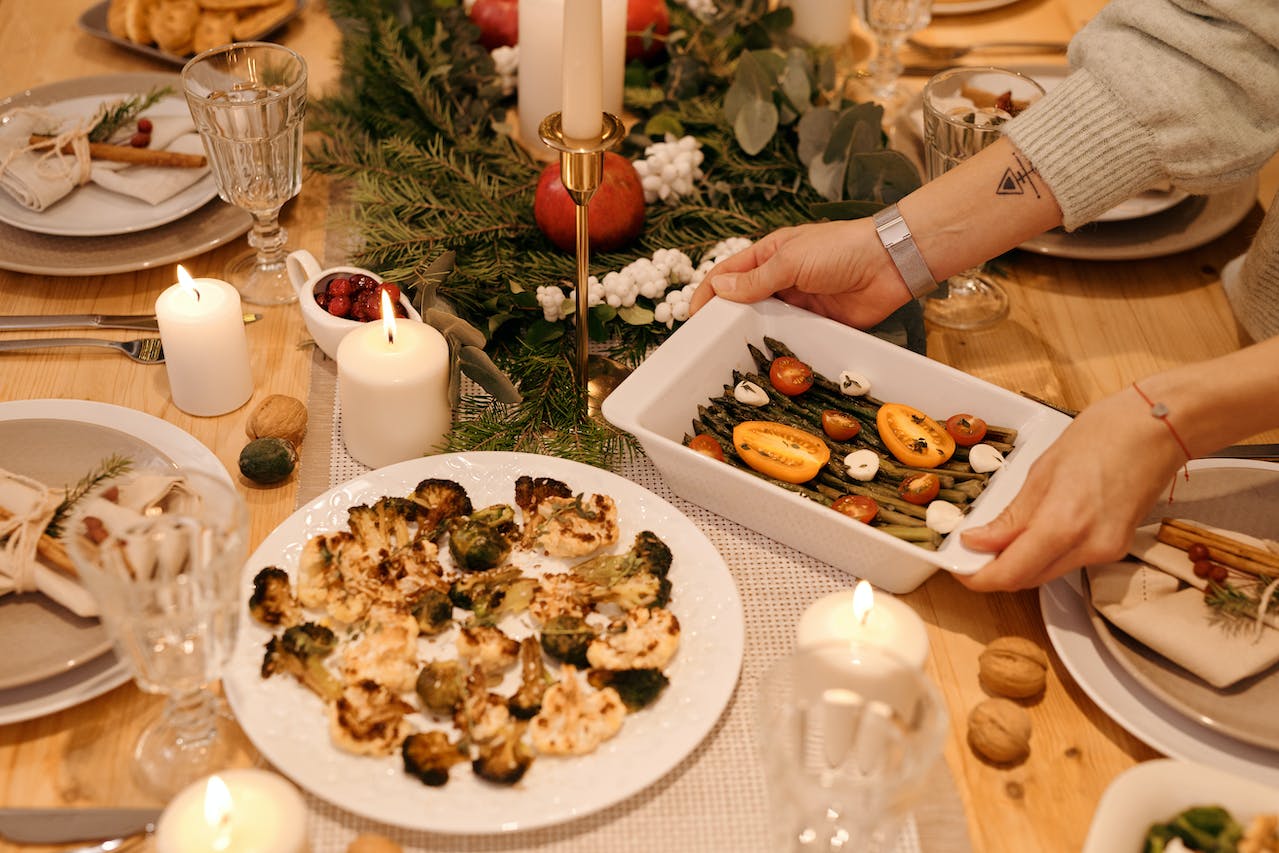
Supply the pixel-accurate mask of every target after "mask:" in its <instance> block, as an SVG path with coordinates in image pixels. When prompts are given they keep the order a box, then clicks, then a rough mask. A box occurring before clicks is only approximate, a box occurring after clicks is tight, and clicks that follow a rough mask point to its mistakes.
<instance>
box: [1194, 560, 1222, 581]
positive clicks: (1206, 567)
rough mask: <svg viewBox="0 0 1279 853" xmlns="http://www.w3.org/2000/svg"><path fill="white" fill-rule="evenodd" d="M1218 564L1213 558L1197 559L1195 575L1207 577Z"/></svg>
mask: <svg viewBox="0 0 1279 853" xmlns="http://www.w3.org/2000/svg"><path fill="white" fill-rule="evenodd" d="M1216 565H1217V564H1216V563H1214V562H1213V561H1212V560H1195V565H1194V571H1195V577H1197V578H1207V577H1209V576H1211V575H1212V570H1213V568H1214V567H1215V566H1216Z"/></svg>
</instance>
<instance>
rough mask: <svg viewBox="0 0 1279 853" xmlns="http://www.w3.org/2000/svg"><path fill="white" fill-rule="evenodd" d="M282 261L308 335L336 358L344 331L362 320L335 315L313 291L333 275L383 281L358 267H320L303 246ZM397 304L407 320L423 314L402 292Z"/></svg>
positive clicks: (349, 329) (357, 326)
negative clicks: (406, 314)
mask: <svg viewBox="0 0 1279 853" xmlns="http://www.w3.org/2000/svg"><path fill="white" fill-rule="evenodd" d="M285 264H286V266H287V267H288V270H289V281H291V282H292V283H293V287H294V289H296V290H297V292H298V306H299V307H300V308H301V309H302V319H303V320H304V321H305V322H306V329H307V331H308V332H310V333H311V337H312V338H314V339H315V345H316V346H318V347H319V348H320V350H321V351H323V353H324V354H325V355H327V356H328V357H329V358H337V351H338V344H340V343H342V339H343V338H344V337H346V334H347V332H352V331H354V330H356V329H358V328H359V327H360V326H362V325H364V323H363V322H362V321H360V320H348V319H346V318H344V317H334V316H333V315H332V314H330V313H329V312H328V311H325V310H324V309H323V308H321V307H320V303H318V302H316V301H315V294H316V293H317V292H319V291H321V290H322V289H323V288H324V287H326V286H328V282H329V281H330V280H331V279H334V278H349V277H350V276H353V275H356V274H358V273H363V274H364V275H367V276H371V277H372V278H375V279H377V280H378V281H382V276H380V275H378V274H377V273H375V272H371V271H369V270H366V269H361V268H360V267H329V268H328V269H320V264H319V262H318V261H316V260H315V256H314V255H312V254H311V253H310V252H308V251H307V250H306V249H299V250H298V251H296V252H293V253H291V254H290V255H289V256H288V258H287V259H286V260H285ZM400 304H401V305H403V306H404V310H405V312H407V313H408V315H409V319H411V320H413V321H415V322H418V323H421V322H422V315H421V314H419V313H418V312H417V309H415V308H414V307H413V305H412V303H410V302H409V298H408V296H406V295H405V294H404V293H401V294H400Z"/></svg>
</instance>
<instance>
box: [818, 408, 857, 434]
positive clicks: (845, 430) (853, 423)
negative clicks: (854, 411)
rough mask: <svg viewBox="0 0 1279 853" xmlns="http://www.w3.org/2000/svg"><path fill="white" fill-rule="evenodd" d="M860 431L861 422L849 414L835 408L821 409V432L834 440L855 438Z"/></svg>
mask: <svg viewBox="0 0 1279 853" xmlns="http://www.w3.org/2000/svg"><path fill="white" fill-rule="evenodd" d="M861 431H862V422H861V421H859V420H857V418H855V417H853V416H852V415H850V414H846V413H844V412H840V411H837V410H835V409H824V410H823V411H822V432H824V433H826V434H827V435H829V436H830V437H831V438H833V439H835V440H836V441H848V440H849V439H852V438H856V437H857V433H859V432H861Z"/></svg>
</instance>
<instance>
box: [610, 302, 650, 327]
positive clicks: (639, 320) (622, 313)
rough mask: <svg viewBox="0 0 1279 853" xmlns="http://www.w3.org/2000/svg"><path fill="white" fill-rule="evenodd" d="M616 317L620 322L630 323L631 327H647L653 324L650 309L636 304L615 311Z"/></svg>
mask: <svg viewBox="0 0 1279 853" xmlns="http://www.w3.org/2000/svg"><path fill="white" fill-rule="evenodd" d="M617 316H618V317H620V318H622V322H624V323H630V324H631V325H632V326H647V325H648V324H649V323H651V322H653V311H652V309H649V308H645V307H644V306H643V305H638V304H637V305H630V306H627V307H626V308H619V309H617Z"/></svg>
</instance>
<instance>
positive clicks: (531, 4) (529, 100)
mask: <svg viewBox="0 0 1279 853" xmlns="http://www.w3.org/2000/svg"><path fill="white" fill-rule="evenodd" d="M565 5H566V4H565V0H520V11H519V16H520V67H519V76H518V87H519V120H520V139H521V141H522V142H523V143H524V146H525V147H526V148H528V149H529V150H530V151H532V152H533V153H534V155H536V156H538V157H542V158H543V159H547V160H550V159H554V158H555V157H556V156H558V155H557V154H556V152H555V151H554V150H553V149H551V148H549V147H547V146H546V145H543V144H542V142H541V140H540V137H539V136H538V134H537V129H538V126H539V125H541V123H542V119H544V118H546V117H547V116H548V115H550V114H551V113H554V112H559V113H562V112H563V109H564V73H563V68H564V56H563V44H564V25H565ZM601 20H602V27H603V31H602V41H601V67H602V72H601V78H600V80H601V83H600V100H601V103H602V104H603V109H604V111H606V112H610V113H612V114H613V115H616V116H621V114H622V81H623V77H624V76H625V73H626V0H602V15H601ZM562 120H563V116H561V121H562ZM596 132H597V133H598V130H597V131H596Z"/></svg>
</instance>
